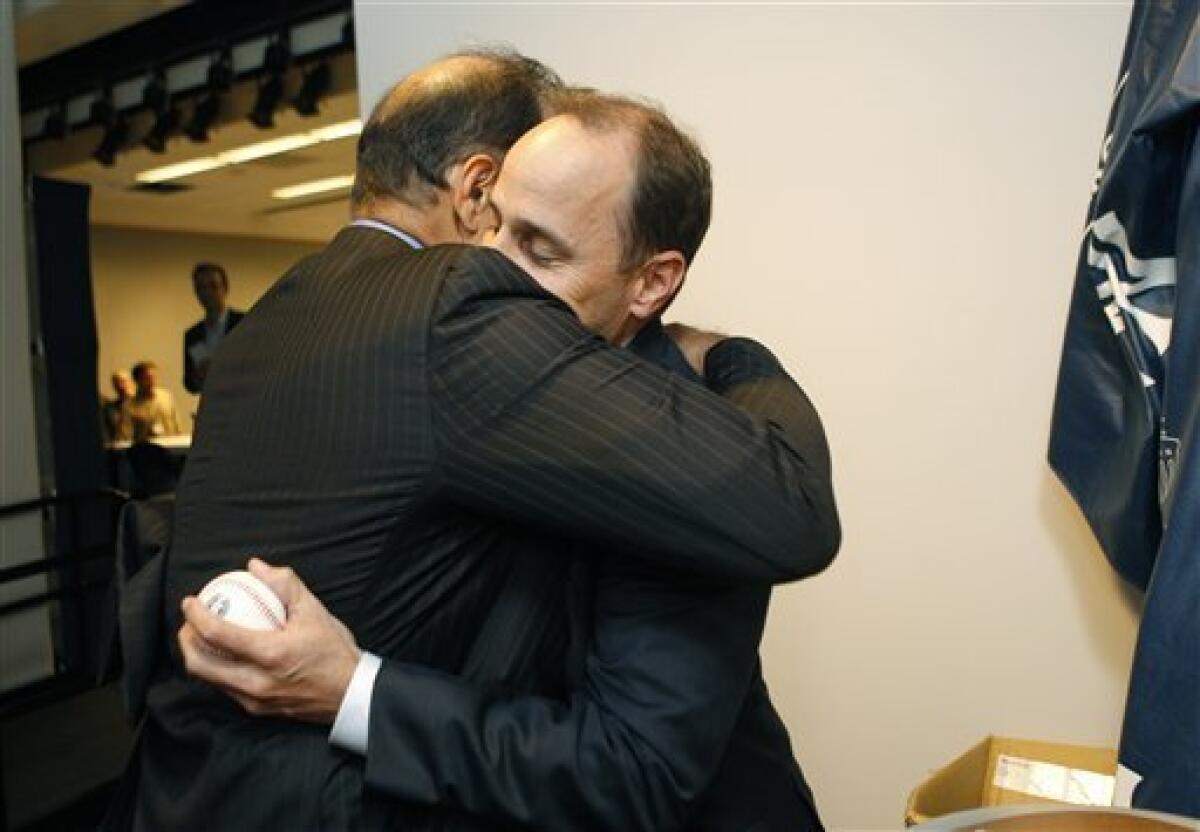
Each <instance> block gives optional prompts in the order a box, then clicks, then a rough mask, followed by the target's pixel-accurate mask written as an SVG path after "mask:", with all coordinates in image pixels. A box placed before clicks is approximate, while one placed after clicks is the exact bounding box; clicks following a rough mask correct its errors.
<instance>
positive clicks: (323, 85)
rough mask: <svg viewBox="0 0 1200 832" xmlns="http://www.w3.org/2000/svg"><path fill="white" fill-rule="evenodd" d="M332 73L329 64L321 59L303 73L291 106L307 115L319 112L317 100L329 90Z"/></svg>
mask: <svg viewBox="0 0 1200 832" xmlns="http://www.w3.org/2000/svg"><path fill="white" fill-rule="evenodd" d="M332 75H333V74H332V73H331V72H330V70H329V64H327V63H326V62H325V61H321V62H320V63H319V64H317V65H316V66H313V67H311V68H309V70H308V71H307V72H306V73H304V80H303V81H302V82H301V84H300V92H298V93H296V97H295V98H293V99H292V107H294V108H295V110H296V112H297V113H299V114H300V115H302V116H306V117H307V116H315V115H317V113H318V112H320V110H319V108H318V107H317V102H318V101H320V99H321V96H323V95H324V94H325V93H326V92H327V91H328V90H329V83H330V80H331V79H332Z"/></svg>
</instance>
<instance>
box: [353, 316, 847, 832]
mask: <svg viewBox="0 0 1200 832" xmlns="http://www.w3.org/2000/svg"><path fill="white" fill-rule="evenodd" d="M631 349H632V350H633V351H634V352H635V353H636V354H638V355H640V356H642V357H644V358H647V359H648V360H651V361H654V362H655V363H657V364H659V365H660V366H663V367H666V368H668V369H671V370H672V371H673V372H675V373H676V374H678V375H680V376H682V377H685V378H690V379H691V380H694V381H696V382H700V381H701V379H700V378H699V377H698V376H697V375H696V374H695V373H694V372H692V370H691V369H690V367H688V365H687V363H686V362H685V361H684V359H683V357H682V355H680V354H679V352H678V350H677V349H676V348H675V346H674V344H673V342H672V341H671V340H670V339H669V338H667V336H666V335H665V333H664V332H663V330H662V327H661V326H658V325H651V326H648V327H646V328H645V329H643V331H642V332H641V333H640V334H639V336H638V338H636V339H635V340H634V342H633V344H632V345H631ZM709 368H710V373H709V375H710V379H711V382H712V384H713V386H714V387H715V388H716V389H718V390H720V391H721V392H722V393H723V394H724V395H726V396H727V397H729V398H731V399H734V400H736V401H739V402H741V403H743V404H746V405H748V406H751V407H753V408H754V409H755V410H757V411H758V412H760V413H763V414H764V415H767V414H769V415H771V416H772V417H773V418H775V419H777V420H779V421H781V422H782V423H783V424H785V425H787V426H788V427H789V428H790V431H789V435H791V436H794V437H803V442H804V444H803V445H802V448H803V452H804V455H805V458H806V459H808V460H809V461H810V463H811V464H813V465H814V466H815V467H817V468H819V469H821V470H823V471H824V472H825V474H826V475H828V470H829V459H828V452H827V450H826V445H825V438H824V433H823V431H822V429H821V425H820V421H819V419H818V418H817V415H816V412H815V410H813V408H812V406H811V404H810V403H809V402H808V400H807V399H806V398H805V397H804V394H803V393H802V392H801V391H800V390H799V388H798V387H796V386H795V385H794V384H793V383H791V380H790V379H788V378H787V376H786V374H785V373H784V371H783V368H782V367H781V366H780V365H779V364H778V362H776V361H775V359H774V358H773V357H772V356H771V355H770V353H769V352H767V351H766V350H765V349H763V348H762V347H760V346H759V345H757V344H754V343H753V342H749V341H745V340H742V339H738V340H736V341H730V342H726V343H724V344H722V345H721V346H720V347H719V348H717V350H715V351H714V354H713V356H712V361H711V362H710V365H709ZM631 554H632V553H626V554H625V556H623V557H618V556H616V555H615V554H613V555H609V556H606V557H600V558H598V559H596V562H593V561H592V560H590V559H587V558H584V557H582V556H580V563H581V568H580V569H578V570H576V576H577V577H578V581H577V582H578V585H579V586H578V590H577V592H576V593H575V594H574V595H573V596H571V602H570V603H571V606H572V609H573V610H574V611H575V612H577V613H578V614H577V615H575V616H573V619H574V620H575V622H576V629H577V630H580V631H581V632H582V637H583V648H584V650H583V651H582V652H586V658H584V660H583V662H582V663H581V666H580V667H578V668H575V669H574V672H573V673H572V674H571V676H572V678H571V681H570V684H571V687H572V691H571V693H570V695H569V698H568V699H567V700H565V701H554V700H550V699H546V698H537V697H531V696H517V695H514V693H513V691H512V690H511V689H509V688H507V687H506V686H504V685H491V686H484V685H477V684H469V683H466V682H464V681H463V680H462V679H460V678H457V677H452V676H449V675H447V674H442V673H438V672H435V671H431V670H429V669H427V668H416V667H411V666H405V665H403V664H401V663H391V664H389V665H388V666H386V667H385V669H384V671H383V672H382V673H381V676H380V678H379V681H378V682H377V683H376V696H377V697H379V701H380V702H381V703H384V704H382V705H381V706H380V707H379V709H378V710H379V713H377V714H373V715H372V720H373V722H374V723H376V724H377V725H383V724H391V723H393V722H394V723H397V725H398V728H399V730H398V731H397V739H396V744H397V745H401V746H402V749H403V753H402V756H400V757H398V758H396V759H393V760H392V761H391V764H390V766H389V767H388V768H387V769H386V770H381V769H379V767H375V768H376V771H378V773H379V776H378V777H373V778H372V783H373V784H375V785H380V786H382V787H384V788H387V789H389V790H390V791H391V792H392V793H393V794H395V795H397V796H400V797H402V798H405V799H408V800H416V801H423V802H427V803H451V804H454V805H458V806H462V807H464V808H466V809H469V810H472V811H475V812H478V813H481V814H485V815H489V816H491V817H493V818H496V819H497V821H503V820H507V821H516V822H520V823H523V824H527V825H529V826H531V827H534V828H537V829H542V830H562V829H611V830H622V832H632V831H633V830H648V831H649V832H669V830H673V829H680V828H686V829H688V830H693V832H700V830H714V831H715V830H720V832H735V830H736V831H737V832H741V830H758V831H759V832H768V830H778V831H779V832H804V830H819V829H820V828H821V825H820V821H819V819H818V817H817V813H816V808H815V805H814V803H813V799H812V793H811V791H810V790H809V788H808V785H807V784H806V783H805V781H804V778H803V775H802V774H801V772H800V768H799V766H798V765H797V764H796V762H795V760H794V758H793V756H792V752H791V745H790V742H789V739H788V735H787V731H786V729H785V728H784V726H783V723H782V721H781V720H780V719H779V717H778V715H777V714H776V712H775V710H774V708H773V706H772V705H771V701H770V698H769V696H768V695H767V690H766V685H765V683H764V682H763V679H762V673H761V669H760V666H759V662H758V643H759V639H760V638H761V635H762V630H763V625H764V622H765V618H766V612H767V604H768V600H769V597H770V587H769V586H766V585H759V584H732V585H731V584H729V583H728V582H714V581H712V580H709V579H704V578H703V577H697V576H695V575H681V574H678V573H675V572H671V571H669V570H665V569H663V568H662V567H661V566H656V565H653V564H648V563H646V562H644V561H642V560H638V559H637V558H634V557H631V556H630V555H631ZM596 572H598V574H594V573H596ZM589 573H593V574H589ZM593 597H594V609H593V605H592V601H593ZM385 709H386V711H385ZM384 714H386V716H385V715H384ZM405 714H407V715H408V716H407V717H406V716H405ZM448 740H449V741H448Z"/></svg>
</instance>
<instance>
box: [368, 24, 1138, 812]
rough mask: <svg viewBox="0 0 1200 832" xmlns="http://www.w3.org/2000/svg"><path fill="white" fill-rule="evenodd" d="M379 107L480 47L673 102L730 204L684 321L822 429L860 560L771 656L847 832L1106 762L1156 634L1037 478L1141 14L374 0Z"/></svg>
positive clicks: (798, 739) (801, 612)
mask: <svg viewBox="0 0 1200 832" xmlns="http://www.w3.org/2000/svg"><path fill="white" fill-rule="evenodd" d="M355 11H356V15H357V23H358V27H357V30H356V31H357V33H358V56H359V62H360V64H359V79H360V87H361V89H362V91H363V94H364V102H363V104H364V110H363V111H364V112H365V111H366V107H368V106H369V105H370V104H372V103H373V102H374V99H375V97H376V96H378V94H379V93H380V92H381V90H382V89H383V87H384V86H385V85H386V84H387V83H389V82H390V81H392V80H394V79H395V78H396V77H397V76H398V75H399V74H401V73H403V72H405V71H407V70H408V69H410V68H412V67H414V66H416V65H418V64H420V63H422V62H424V61H426V60H428V59H429V58H431V57H433V56H435V55H438V54H440V53H443V52H446V51H449V50H451V49H454V48H457V47H460V46H462V45H463V44H465V43H469V42H472V41H508V42H511V43H512V44H514V45H516V46H517V47H518V48H521V49H523V50H525V51H527V52H529V53H531V54H533V55H535V56H537V57H540V58H543V59H545V60H546V61H547V62H549V63H550V64H551V65H553V66H554V67H556V68H557V69H558V70H559V71H560V72H562V73H563V74H564V76H566V77H567V78H568V79H569V80H573V81H577V82H583V83H589V84H595V85H598V86H601V87H606V88H610V89H615V90H623V91H636V92H640V93H643V94H645V95H649V96H652V97H654V98H657V99H659V100H661V101H663V102H664V103H665V105H666V106H667V107H668V108H669V109H670V110H671V111H672V112H674V113H675V114H676V115H677V116H678V117H679V118H680V120H681V121H683V122H684V123H686V124H688V125H690V126H692V127H694V128H695V130H696V131H697V132H698V133H699V135H700V137H701V138H702V140H703V143H704V145H705V146H706V148H707V149H708V151H709V154H710V156H711V158H712V161H713V165H714V170H715V176H716V183H715V184H716V210H715V218H714V224H713V228H712V231H711V233H710V236H709V238H708V240H707V241H706V242H705V246H704V251H703V252H702V253H701V256H700V259H699V261H698V263H697V267H696V270H695V273H694V274H693V275H692V278H691V282H690V284H689V286H688V287H687V289H686V290H685V291H684V293H683V296H682V297H681V298H680V302H679V305H678V310H677V314H678V315H679V317H680V318H684V319H691V320H693V321H695V322H697V323H702V324H711V325H717V326H721V327H726V328H728V329H731V330H733V331H737V332H745V333H750V334H753V335H756V336H758V337H760V338H762V339H763V340H765V341H766V342H767V343H769V344H771V345H772V346H773V347H774V348H775V349H776V350H777V351H778V353H779V354H780V356H781V357H782V358H783V359H784V360H785V361H786V363H787V364H788V366H789V367H791V368H792V369H793V370H794V372H795V374H796V375H797V377H798V378H799V379H800V381H801V382H802V383H803V385H804V386H805V387H806V388H807V390H808V391H809V392H810V393H811V394H812V396H813V398H814V399H815V401H816V402H817V405H818V407H819V408H820V410H821V413H822V416H823V418H824V420H825V423H826V425H827V427H828V429H829V433H830V438H831V441H832V445H833V454H834V463H835V472H836V482H837V488H838V494H839V499H840V504H841V507H842V511H843V520H844V525H845V545H844V546H843V549H842V552H841V555H840V557H839V559H838V562H837V563H836V564H835V565H834V566H833V568H832V569H831V570H830V571H829V572H828V573H827V574H825V575H822V576H820V577H818V578H816V579H815V580H812V581H808V582H805V583H802V584H800V585H798V586H794V587H787V588H785V589H782V590H781V591H779V592H777V593H776V597H775V602H774V605H773V611H772V616H771V620H770V623H769V626H768V632H767V635H766V639H765V644H764V649H763V655H764V662H765V667H766V671H767V677H768V682H769V684H770V686H771V690H772V693H773V695H774V698H775V701H776V703H777V704H778V706H779V709H780V711H781V712H782V714H783V716H784V719H785V721H786V722H787V724H788V727H789V729H790V730H791V733H792V737H793V741H794V744H795V748H796V751H797V753H798V755H799V757H800V759H801V761H802V763H803V764H804V767H805V770H806V772H808V774H809V775H810V778H811V780H812V782H813V785H814V787H815V789H816V793H817V796H818V800H819V802H820V805H821V807H822V809H823V811H824V814H825V816H826V819H827V822H828V823H829V824H830V825H831V826H832V827H833V828H835V829H854V828H896V827H898V826H899V825H900V820H901V818H902V815H903V809H904V801H905V797H906V795H907V792H908V790H909V789H910V788H911V787H912V786H913V785H914V784H916V783H917V782H918V781H920V780H921V779H922V778H924V777H925V776H926V774H927V773H928V772H929V770H930V769H932V768H934V767H936V766H938V765H940V764H941V763H943V762H944V761H946V760H948V759H950V758H951V757H953V756H954V755H956V754H957V753H958V752H960V751H962V750H964V749H966V748H967V747H968V746H969V745H971V744H972V743H974V742H975V741H976V740H977V739H978V738H980V737H981V736H982V735H984V734H987V733H989V732H996V733H1007V734H1014V735H1017V736H1027V737H1041V738H1046V739H1050V740H1068V741H1069V740H1073V741H1078V742H1084V743H1088V742H1093V743H1099V744H1112V743H1115V741H1116V738H1117V732H1118V727H1119V725H1120V720H1121V711H1122V706H1123V700H1124V694H1125V687H1126V682H1127V678H1128V667H1129V659H1130V653H1131V650H1132V644H1133V638H1134V631H1135V618H1136V613H1135V611H1134V610H1133V609H1132V608H1131V605H1130V604H1129V603H1128V602H1127V599H1126V598H1125V597H1124V596H1123V594H1122V592H1121V591H1120V589H1119V586H1118V583H1117V579H1116V578H1115V577H1114V575H1113V573H1112V570H1111V569H1110V568H1109V567H1108V566H1107V564H1106V563H1105V562H1104V560H1103V558H1102V556H1101V554H1100V552H1099V551H1098V549H1097V548H1096V546H1095V544H1094V542H1093V541H1092V539H1091V537H1090V536H1089V534H1088V533H1087V531H1086V529H1085V527H1084V526H1083V524H1082V523H1081V521H1080V519H1079V517H1078V514H1077V512H1076V510H1075V508H1074V507H1073V505H1072V504H1071V503H1070V501H1069V500H1068V499H1067V497H1066V496H1065V494H1064V492H1063V489H1062V488H1061V487H1060V486H1059V485H1058V483H1057V482H1056V481H1055V479H1054V478H1053V476H1052V475H1051V474H1050V472H1049V471H1048V469H1047V466H1046V463H1045V461H1044V460H1045V449H1046V441H1047V434H1048V431H1049V423H1050V411H1051V404H1052V400H1053V395H1054V384H1055V374H1056V370H1057V364H1058V355H1059V350H1060V347H1061V343H1062V332H1063V325H1064V321H1065V314H1066V307H1067V301H1068V298H1069V295H1070V287H1071V281H1072V274H1073V271H1074V261H1075V256H1076V252H1077V247H1078V243H1079V236H1080V231H1081V225H1082V219H1083V216H1084V211H1085V207H1086V204H1087V199H1088V195H1089V189H1090V185H1091V177H1092V173H1093V171H1094V165H1095V160H1096V158H1097V151H1098V148H1099V146H1100V140H1101V133H1102V131H1103V128H1104V124H1105V119H1106V116H1107V112H1108V105H1109V98H1110V94H1111V91H1112V87H1113V84H1114V82H1115V80H1116V75H1117V68H1118V65H1119V62H1120V57H1121V48H1122V44H1123V39H1124V34H1125V30H1126V26H1127V24H1128V20H1129V6H1127V5H1120V4H1118V5H1113V4H1108V3H1105V4H1100V3H1096V4H1093V5H1085V4H1080V5H1074V4H1049V3H1047V4H1038V3H1032V4H1001V3H986V4H984V3H979V4H973V3H965V2H964V3H945V4H895V5H888V4H861V3H856V4H849V3H848V4H838V3H805V4H799V3H798V4H794V5H785V4H750V3H747V4H746V5H744V6H739V4H737V3H722V4H694V3H681V4H678V5H674V4H662V3H658V4H653V5H651V4H646V5H637V4H608V5H604V4H594V3H593V4H589V5H581V6H576V7H572V8H565V7H564V5H559V6H555V7H548V6H546V5H531V4H523V5H515V4H504V3H495V4H472V5H471V6H470V7H458V6H440V7H437V8H434V7H432V6H429V7H421V6H419V5H418V6H416V7H412V6H411V5H408V4H406V5H404V6H399V5H388V4H378V3H365V2H364V3H359V4H357V8H356V10H355Z"/></svg>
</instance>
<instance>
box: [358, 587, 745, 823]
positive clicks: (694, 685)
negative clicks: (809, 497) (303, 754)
mask: <svg viewBox="0 0 1200 832" xmlns="http://www.w3.org/2000/svg"><path fill="white" fill-rule="evenodd" d="M609 567H610V568H609V569H608V570H607V573H606V574H605V576H604V577H603V578H602V579H601V588H600V592H599V594H598V602H597V603H598V607H597V610H596V622H595V630H594V633H593V636H594V640H593V642H592V646H591V650H590V652H589V655H588V659H587V673H586V683H585V685H584V687H583V689H582V690H580V691H578V692H576V693H574V694H573V695H571V697H570V698H569V699H568V700H567V701H566V702H562V701H559V700H555V699H548V698H541V697H535V696H515V695H513V694H512V693H510V692H508V691H505V690H504V689H503V688H502V687H499V686H477V685H474V684H472V683H471V682H469V681H467V680H464V679H461V678H458V677H455V676H449V675H446V674H442V673H438V672H437V671H432V670H428V669H425V668H420V667H415V666H410V665H404V664H399V663H388V662H385V663H384V665H383V668H382V669H381V671H380V674H379V676H378V678H377V680H376V688H375V695H374V697H373V701H374V702H375V703H377V704H373V706H372V713H371V723H372V726H371V740H370V742H371V746H370V747H369V749H368V757H367V782H368V783H369V784H370V785H371V786H372V787H374V788H378V789H381V790H383V791H386V792H389V793H391V794H394V795H396V796H398V797H400V798H402V799H405V800H409V801H415V802H418V803H426V804H450V805H455V806H458V807H459V808H462V809H465V810H467V811H470V812H473V813H476V814H480V815H485V816H488V817H493V818H497V819H500V820H504V821H509V822H515V823H518V824H521V825H523V826H529V827H532V828H535V829H542V830H548V831H551V830H561V829H620V830H628V831H629V832H636V831H637V830H646V832H670V830H673V829H678V828H681V827H682V826H683V825H684V824H685V823H686V821H687V820H688V814H689V810H690V809H692V808H694V806H695V804H696V802H697V800H698V798H699V797H700V796H701V794H702V792H703V790H704V788H705V786H706V785H707V784H708V783H709V782H710V780H711V779H712V777H713V776H714V774H715V773H716V771H717V769H718V767H719V764H720V761H721V757H722V755H723V752H724V750H725V748H726V746H727V743H728V739H729V736H730V734H731V732H732V730H733V727H734V725H735V723H736V721H737V717H738V714H739V713H740V710H741V706H742V704H743V702H744V701H745V698H746V693H747V691H748V689H749V686H750V684H751V683H752V681H753V678H754V671H755V668H756V667H757V659H758V653H757V645H758V642H759V639H760V637H761V635H762V627H763V621H764V619H765V615H766V608H767V599H768V596H769V589H768V588H766V587H762V588H759V587H752V586H746V585H736V586H734V587H732V588H730V587H723V588H714V587H711V586H710V587H708V588H698V587H697V586H695V585H694V584H693V585H687V584H686V582H684V583H683V584H682V585H681V583H680V582H679V581H668V580H664V579H663V577H662V576H661V575H658V576H649V575H640V576H639V575H636V574H633V575H631V574H630V573H629V572H628V571H627V570H626V567H625V565H624V564H609ZM377 742H379V743H382V744H384V745H386V747H387V748H390V749H392V750H393V751H394V752H395V753H394V754H388V753H378V754H377V753H376V748H375V744H376V743H377Z"/></svg>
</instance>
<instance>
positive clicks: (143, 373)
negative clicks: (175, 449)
mask: <svg viewBox="0 0 1200 832" xmlns="http://www.w3.org/2000/svg"><path fill="white" fill-rule="evenodd" d="M133 381H134V383H135V384H136V385H137V392H136V393H135V394H134V396H133V398H132V399H130V400H129V401H128V402H127V403H126V405H125V409H126V411H127V412H128V414H129V422H130V427H131V434H132V435H131V436H130V438H131V439H132V440H133V441H134V442H143V441H145V440H147V439H151V438H153V437H156V436H170V435H172V434H177V433H180V432H181V431H180V430H179V417H178V416H177V415H176V414H175V399H174V398H173V397H172V396H171V393H170V391H168V390H164V389H163V388H161V387H159V386H158V366H157V365H156V364H155V363H154V362H153V361H142V362H139V363H138V364H135V365H134V367H133Z"/></svg>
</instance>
